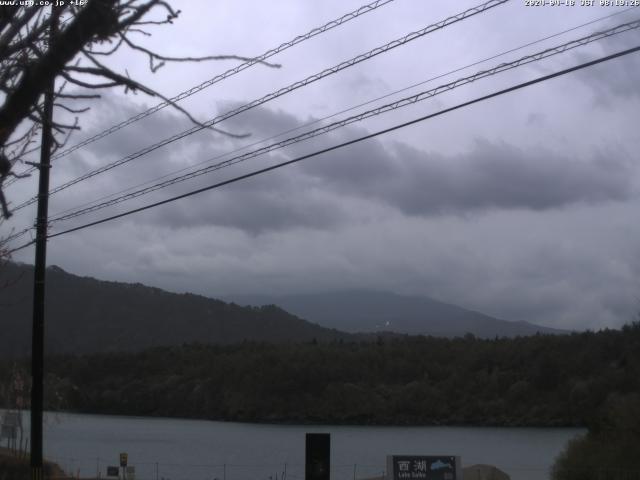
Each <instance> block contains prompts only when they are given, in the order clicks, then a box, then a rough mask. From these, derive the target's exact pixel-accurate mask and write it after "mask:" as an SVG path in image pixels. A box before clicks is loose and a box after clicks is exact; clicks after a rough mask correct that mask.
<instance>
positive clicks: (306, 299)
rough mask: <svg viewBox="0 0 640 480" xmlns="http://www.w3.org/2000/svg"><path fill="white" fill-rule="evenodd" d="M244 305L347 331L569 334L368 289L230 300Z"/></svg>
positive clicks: (509, 334) (421, 333) (428, 300)
mask: <svg viewBox="0 0 640 480" xmlns="http://www.w3.org/2000/svg"><path fill="white" fill-rule="evenodd" d="M229 300H233V301H234V302H236V303H238V304H240V305H270V304H275V305H278V306H279V307H282V308H284V309H285V310H287V311H288V312H291V313H293V314H294V315H297V316H299V317H301V318H304V319H306V320H309V321H311V322H314V323H317V324H319V325H322V326H324V327H328V328H337V329H339V330H342V331H345V332H382V331H392V332H397V333H408V334H412V335H433V336H446V337H452V336H462V335H464V334H466V333H472V334H474V335H475V336H477V337H481V338H494V337H495V336H496V335H497V336H500V337H515V336H518V335H521V336H524V335H535V334H536V333H537V332H540V333H554V334H559V333H568V332H565V331H562V330H555V329H552V328H547V327H541V326H538V325H534V324H532V323H527V322H509V321H505V320H500V319H497V318H494V317H490V316H488V315H484V314H482V313H479V312H474V311H472V310H467V309H465V308H461V307H458V306H456V305H451V304H448V303H443V302H440V301H437V300H433V299H431V298H427V297H411V296H404V295H397V294H394V293H387V292H376V291H367V290H358V291H346V292H334V293H318V294H308V295H286V296H273V297H269V296H260V295H253V296H250V295H247V296H235V297H230V298H229Z"/></svg>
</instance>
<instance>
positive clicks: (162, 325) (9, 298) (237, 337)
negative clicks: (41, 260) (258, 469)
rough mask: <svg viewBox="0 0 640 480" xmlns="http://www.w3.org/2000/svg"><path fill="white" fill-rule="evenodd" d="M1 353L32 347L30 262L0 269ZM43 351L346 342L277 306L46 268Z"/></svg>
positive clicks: (21, 351)
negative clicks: (255, 305)
mask: <svg viewBox="0 0 640 480" xmlns="http://www.w3.org/2000/svg"><path fill="white" fill-rule="evenodd" d="M4 284H6V286H4V287H3V288H1V289H0V329H1V331H2V332H5V334H4V335H2V336H0V355H3V356H24V355H26V354H27V353H28V352H29V351H30V346H31V314H32V313H31V312H32V306H31V299H32V290H33V267H32V266H30V265H25V264H15V263H7V264H5V265H3V266H2V268H1V269H0V285H4ZM45 339H46V352H47V353H99V352H112V351H137V350H143V349H145V348H150V347H156V346H172V345H181V344H184V343H195V342H199V343H212V344H230V343H238V342H243V341H256V342H271V343H281V342H306V341H313V340H315V341H336V340H351V339H352V336H351V335H349V334H346V333H343V332H339V331H337V330H332V329H327V328H323V327H320V326H318V325H314V324H313V323H311V322H308V321H306V320H303V319H300V318H297V317H295V316H294V315H291V314H290V313H288V312H285V311H284V310H282V309H281V308H278V307H276V306H265V307H258V308H253V307H241V306H239V305H235V304H230V303H225V302H223V301H222V300H216V299H212V298H208V297H205V296H202V295H195V294H193V293H182V294H179V293H172V292H168V291H165V290H162V289H159V288H156V287H148V286H145V285H142V284H140V283H122V282H111V281H104V280H98V279H95V278H92V277H80V276H77V275H74V274H71V273H68V272H66V271H64V270H63V269H62V268H60V267H57V266H52V267H49V268H47V288H46V322H45Z"/></svg>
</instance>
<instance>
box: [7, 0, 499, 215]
mask: <svg viewBox="0 0 640 480" xmlns="http://www.w3.org/2000/svg"><path fill="white" fill-rule="evenodd" d="M508 1H509V0H489V1H487V2H485V3H483V4H481V5H478V6H476V7H473V8H470V9H468V10H465V11H464V12H461V13H459V14H457V15H453V16H451V17H448V18H446V19H444V20H442V21H440V22H438V23H434V24H432V25H429V26H427V27H424V28H422V29H420V30H418V31H415V32H412V33H409V34H407V35H405V36H404V37H402V38H399V39H396V40H393V41H391V42H389V43H387V44H385V45H383V46H380V47H376V48H374V49H373V50H369V51H368V52H366V53H363V54H360V55H358V56H356V57H353V58H351V59H349V60H346V61H344V62H341V63H339V64H337V65H334V66H333V67H330V68H327V69H325V70H323V71H321V72H319V73H316V74H314V75H311V76H309V77H307V78H305V79H304V80H299V81H297V82H295V83H292V84H290V85H289V86H287V87H283V88H281V89H279V90H277V91H275V92H272V93H269V94H267V95H265V96H264V97H261V98H259V99H257V100H254V101H252V102H250V103H247V104H244V105H242V106H240V107H238V108H236V109H233V110H230V111H228V112H226V113H224V114H222V115H219V116H217V117H214V118H213V119H211V120H208V121H207V122H204V123H203V124H202V125H197V126H194V127H192V128H190V129H188V130H185V131H183V132H181V133H178V134H175V135H173V136H171V137H168V138H165V139H163V140H161V141H160V142H157V143H155V144H153V145H150V146H148V147H145V148H143V149H142V150H139V151H137V152H135V153H132V154H130V155H128V156H126V157H124V158H121V159H120V160H116V161H115V162H112V163H109V164H107V165H105V166H103V167H100V168H97V169H95V170H92V171H91V172H88V173H86V174H84V175H81V176H79V177H77V178H75V179H73V180H70V181H68V182H66V183H63V184H62V185H59V186H58V187H55V188H53V189H51V191H50V192H49V195H53V194H55V193H58V192H60V191H62V190H65V189H67V188H69V187H71V186H73V185H75V184H76V183H79V182H82V181H84V180H87V179H89V178H92V177H94V176H96V175H99V174H101V173H104V172H106V171H109V170H111V169H113V168H116V167H118V166H120V165H124V164H125V163H128V162H130V161H132V160H135V159H136V158H139V157H142V156H144V155H146V154H148V153H150V152H152V151H154V150H157V149H158V148H161V147H163V146H165V145H168V144H170V143H173V142H175V141H177V140H180V139H182V138H185V137H187V136H189V135H192V134H194V133H196V132H199V131H201V130H203V129H205V128H207V127H211V126H213V125H214V124H217V123H220V122H222V121H224V120H227V119H229V118H231V117H234V116H236V115H238V114H240V113H242V112H245V111H247V110H250V109H252V108H255V107H257V106H259V105H262V104H264V103H266V102H268V101H271V100H274V99H276V98H278V97H281V96H282V95H285V94H287V93H290V92H292V91H294V90H297V89H299V88H302V87H305V86H307V85H310V84H311V83H314V82H316V81H318V80H321V79H323V78H325V77H327V76H329V75H333V74H335V73H337V72H340V71H342V70H344V69H346V68H349V67H352V66H354V65H357V64H359V63H361V62H364V61H365V60H369V59H370V58H373V57H375V56H377V55H380V54H382V53H386V52H388V51H390V50H392V49H394V48H396V47H399V46H402V45H405V44H407V43H409V42H411V41H413V40H416V39H418V38H421V37H423V36H425V35H427V34H429V33H433V32H435V31H437V30H441V29H443V28H445V27H447V26H449V25H452V24H454V23H457V22H460V21H462V20H465V19H466V18H469V17H472V16H474V15H477V14H479V13H483V12H485V11H487V10H489V9H491V8H494V7H497V6H499V5H502V4H503V3H506V2H508ZM36 201H37V197H32V198H31V199H29V200H27V201H25V202H23V203H21V204H20V205H18V206H17V207H15V208H14V209H13V210H14V212H15V211H17V210H20V209H22V208H24V207H26V206H28V205H31V204H32V203H34V202H36Z"/></svg>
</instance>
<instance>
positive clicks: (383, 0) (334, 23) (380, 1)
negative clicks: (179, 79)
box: [7, 0, 394, 186]
mask: <svg viewBox="0 0 640 480" xmlns="http://www.w3.org/2000/svg"><path fill="white" fill-rule="evenodd" d="M393 1H394V0H376V1H375V2H372V3H369V4H368V5H363V6H362V7H359V8H357V9H356V10H353V11H352V12H349V13H346V14H344V15H342V16H341V17H339V18H336V19H334V20H331V21H330V22H327V23H325V24H324V25H322V26H320V27H316V28H314V29H312V30H309V31H308V32H307V33H304V34H302V35H298V36H297V37H294V38H293V39H291V40H289V41H287V42H284V43H281V44H280V45H278V46H277V47H275V48H272V49H270V50H267V51H266V52H264V53H263V54H261V55H258V56H257V57H255V58H252V59H251V60H247V61H246V62H243V63H241V64H240V65H238V66H236V67H234V68H230V69H229V70H227V71H226V72H223V73H221V74H219V75H216V76H215V77H213V78H210V79H209V80H206V81H205V82H202V83H201V84H200V85H196V86H195V87H191V88H190V89H188V90H185V91H184V92H181V93H179V94H177V95H176V96H174V97H172V98H170V99H169V101H167V102H161V103H159V104H158V105H156V106H154V107H151V108H149V109H148V110H145V111H144V112H141V113H139V114H137V115H134V116H133V117H130V118H128V119H127V120H124V121H122V122H120V123H118V124H116V125H113V126H111V127H109V128H107V129H106V130H103V131H102V132H100V133H97V134H96V135H93V136H91V137H89V138H87V139H86V140H83V141H82V142H80V143H77V144H75V145H72V146H71V147H69V148H67V149H66V150H64V151H62V152H60V153H57V154H55V155H54V156H53V157H52V160H57V159H59V158H62V157H66V156H67V155H69V154H70V153H72V152H74V151H76V150H78V149H80V148H82V147H85V146H87V145H89V144H91V143H93V142H95V141H97V140H100V139H102V138H104V137H106V136H108V135H111V134H112V133H114V132H117V131H118V130H120V129H122V128H125V127H127V126H129V125H131V124H133V123H135V122H138V121H139V120H142V119H143V118H145V117H148V116H149V115H153V114H154V113H156V112H158V111H160V110H162V109H163V108H165V107H167V106H169V105H171V104H172V103H177V102H179V101H181V100H184V99H185V98H187V97H190V96H191V95H193V94H195V93H197V92H200V91H202V90H204V89H205V88H208V87H210V86H212V85H214V84H216V83H218V82H220V81H222V80H225V79H227V78H229V77H231V76H233V75H235V74H237V73H240V72H242V71H244V70H246V69H248V68H250V67H252V66H254V65H256V64H258V63H263V62H264V61H265V60H267V59H269V58H271V57H273V56H274V55H277V54H278V53H282V52H284V51H285V50H287V49H289V48H291V47H293V46H295V45H297V44H299V43H302V42H304V41H306V40H309V39H311V38H313V37H315V36H316V35H320V34H322V33H325V32H327V31H329V30H331V29H333V28H335V27H338V26H340V25H343V24H345V23H347V22H349V21H351V20H354V19H356V18H358V17H360V16H362V15H364V14H366V13H369V12H372V11H374V10H376V9H377V8H380V7H382V6H384V5H386V4H388V3H391V2H393ZM35 150H37V149H32V150H29V151H27V152H25V153H24V154H23V155H26V154H27V153H31V152H32V151H35ZM17 158H20V157H17ZM12 160H14V159H12ZM33 170H35V167H32V168H30V169H28V170H26V171H25V173H30V172H32V171H33ZM12 180H13V179H12ZM14 181H15V180H14ZM10 184H11V183H10V182H7V186H8V185H10Z"/></svg>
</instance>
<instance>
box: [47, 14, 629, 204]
mask: <svg viewBox="0 0 640 480" xmlns="http://www.w3.org/2000/svg"><path fill="white" fill-rule="evenodd" d="M634 8H638V7H630V8H627V9H625V10H621V11H618V12H614V13H612V14H609V15H606V16H603V17H599V18H596V19H594V20H590V21H589V22H586V23H582V24H580V25H577V26H574V27H571V28H568V29H566V30H562V31H560V32H557V33H554V34H551V35H548V36H546V37H543V38H539V39H537V40H534V41H532V42H529V43H526V44H523V45H520V46H518V47H514V48H511V49H509V50H505V51H503V52H501V53H497V54H494V55H492V56H490V57H486V58H484V59H482V60H477V61H475V62H474V63H471V64H468V65H465V66H462V67H458V68H456V69H454V70H450V71H448V72H446V73H442V74H439V75H436V76H434V77H430V78H428V79H426V80H422V81H420V82H418V83H414V84H412V85H409V86H407V87H404V88H401V89H399V90H395V91H393V92H390V93H387V94H385V95H382V96H379V97H376V98H374V99H371V100H368V101H366V102H363V103H359V104H357V105H354V106H351V107H349V108H346V109H344V110H340V111H338V112H335V113H332V114H330V115H327V116H325V117H321V118H318V119H316V120H313V121H310V122H307V123H305V124H302V125H298V126H297V127H294V128H290V129H288V130H285V131H283V132H280V133H278V134H276V135H272V136H271V137H268V138H263V139H261V140H258V141H256V142H253V143H251V144H248V145H244V146H242V147H239V148H236V149H234V150H231V151H229V152H226V153H223V154H220V155H217V156H215V157H213V158H211V159H208V160H204V161H202V162H198V163H196V164H195V165H190V166H188V167H183V168H181V169H178V170H174V171H173V172H170V173H167V174H165V175H162V176H160V177H156V178H154V179H151V180H148V181H146V182H142V183H139V184H137V185H134V186H131V187H128V188H125V189H123V190H119V191H117V192H114V193H110V194H108V195H104V196H102V197H99V198H97V199H95V200H92V201H90V202H86V203H84V204H81V205H79V206H77V207H71V208H68V209H65V210H62V211H60V212H58V213H56V214H55V215H54V217H56V216H58V217H59V216H62V215H63V214H65V213H67V212H71V211H73V210H76V209H79V208H84V207H86V206H90V205H93V204H96V203H98V202H100V201H102V200H106V199H108V198H112V197H116V196H120V195H122V194H124V193H125V192H129V191H131V190H134V189H137V188H139V187H142V186H143V185H148V184H150V183H153V182H157V181H159V180H162V179H163V178H167V177H170V176H172V175H176V174H178V173H181V172H184V171H186V170H190V169H192V168H194V167H197V166H199V165H203V164H206V163H210V162H212V161H215V160H218V159H220V158H223V157H226V156H228V155H232V154H234V153H238V152H241V151H243V150H246V149H248V148H250V147H254V146H256V145H260V144H262V143H265V142H268V141H270V140H274V139H276V138H278V137H282V136H284V135H287V134H289V133H292V132H295V131H298V130H301V129H303V128H306V127H310V126H312V125H315V124H318V123H321V122H323V121H325V120H328V119H330V118H333V117H336V116H338V115H341V114H343V113H347V112H350V111H353V110H355V109H357V108H360V107H364V106H366V105H370V104H372V103H375V102H377V101H379V100H383V99H385V98H389V97H391V96H394V95H397V94H399V93H402V92H405V91H407V90H411V89H412V88H415V87H418V86H420V85H424V84H426V83H430V82H433V81H434V80H438V79H440V78H443V77H446V76H449V75H451V74H453V73H457V72H459V71H461V70H465V69H467V68H470V67H474V66H476V65H479V64H481V63H484V62H487V61H489V60H493V59H496V58H499V57H502V56H504V55H507V54H508V53H512V52H515V51H518V50H522V49H523V48H526V47H530V46H532V45H535V44H538V43H541V42H544V41H546V40H549V39H552V38H555V37H559V36H561V35H564V34H566V33H569V32H572V31H575V30H578V29H580V28H583V27H585V26H588V25H591V24H594V23H597V22H600V21H602V20H606V19H609V18H612V17H615V16H617V15H621V14H624V13H626V12H628V11H630V10H633V9H634Z"/></svg>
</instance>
